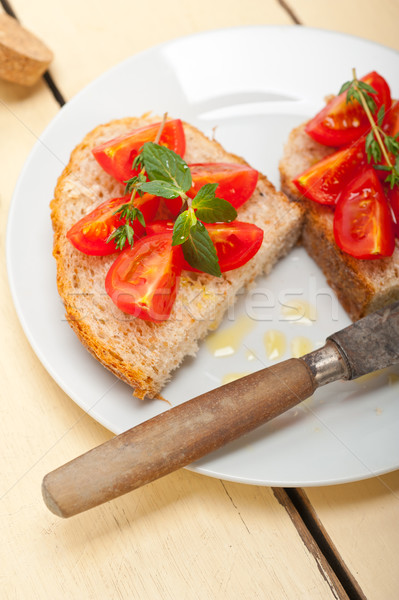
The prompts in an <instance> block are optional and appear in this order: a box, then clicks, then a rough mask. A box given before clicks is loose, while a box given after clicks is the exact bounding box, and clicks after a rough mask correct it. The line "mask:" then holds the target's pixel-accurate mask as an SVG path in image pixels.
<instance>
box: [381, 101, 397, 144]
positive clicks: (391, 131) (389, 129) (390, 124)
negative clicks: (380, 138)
mask: <svg viewBox="0 0 399 600" xmlns="http://www.w3.org/2000/svg"><path fill="white" fill-rule="evenodd" d="M383 129H384V131H385V132H386V133H387V134H388V135H391V136H392V137H395V136H396V135H397V134H398V133H399V100H395V102H394V103H393V104H392V107H391V110H390V111H389V113H388V115H387V119H386V122H385V125H384V127H383Z"/></svg>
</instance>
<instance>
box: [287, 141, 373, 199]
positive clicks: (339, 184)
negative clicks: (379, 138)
mask: <svg viewBox="0 0 399 600" xmlns="http://www.w3.org/2000/svg"><path fill="white" fill-rule="evenodd" d="M366 164H367V156H366V151H365V141H364V138H361V139H360V140H359V141H358V142H356V143H355V144H354V145H353V146H349V147H348V148H343V149H341V150H338V151H337V152H334V154H330V155H329V156H327V157H326V158H323V159H322V160H320V161H319V162H318V163H316V164H315V165H314V166H313V167H310V169H308V170H307V171H305V172H304V173H302V174H301V175H299V176H298V177H297V178H296V179H294V180H293V183H294V184H295V185H296V187H297V188H298V190H299V191H300V192H301V193H302V194H303V195H304V196H306V198H310V199H311V200H314V201H315V202H319V203H320V204H330V205H333V204H335V203H336V201H337V198H338V195H339V193H340V192H341V191H342V189H343V188H344V187H345V185H346V184H347V183H348V182H349V181H351V179H353V177H355V176H356V175H357V174H359V173H360V172H361V171H362V170H363V169H364V168H365V165H366Z"/></svg>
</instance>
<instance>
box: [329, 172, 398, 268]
mask: <svg viewBox="0 0 399 600" xmlns="http://www.w3.org/2000/svg"><path fill="white" fill-rule="evenodd" d="M334 236H335V241H336V242H337V244H338V246H339V247H340V248H341V249H342V250H343V251H344V252H347V253H348V254H350V255H352V256H355V257H356V258H367V259H370V258H380V257H382V256H391V255H392V253H393V251H394V248H395V237H394V231H393V221H392V215H391V211H390V208H389V206H388V202H387V199H386V197H385V194H384V190H383V188H382V185H381V182H380V180H379V179H378V177H377V175H376V174H375V171H374V169H367V171H365V172H364V173H362V174H361V175H359V176H358V177H356V178H355V179H354V180H353V181H352V182H351V183H349V184H348V185H347V187H346V188H345V189H344V190H343V192H342V194H341V195H340V197H339V199H338V203H337V206H336V209H335V214H334Z"/></svg>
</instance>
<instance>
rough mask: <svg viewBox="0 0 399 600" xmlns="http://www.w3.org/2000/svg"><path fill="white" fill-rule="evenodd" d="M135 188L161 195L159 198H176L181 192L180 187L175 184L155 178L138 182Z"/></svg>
mask: <svg viewBox="0 0 399 600" xmlns="http://www.w3.org/2000/svg"><path fill="white" fill-rule="evenodd" d="M137 190H139V191H142V192H147V194H153V195H154V196H161V198H177V197H178V196H180V194H181V192H182V190H181V188H180V187H177V186H176V185H175V184H173V183H170V182H168V181H160V180H157V179H154V180H153V181H146V182H145V183H140V185H138V186H137Z"/></svg>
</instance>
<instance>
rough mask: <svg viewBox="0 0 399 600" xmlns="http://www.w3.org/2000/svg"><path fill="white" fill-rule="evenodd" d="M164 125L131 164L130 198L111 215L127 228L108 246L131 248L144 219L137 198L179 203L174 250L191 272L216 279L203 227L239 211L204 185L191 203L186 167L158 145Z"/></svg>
mask: <svg viewBox="0 0 399 600" xmlns="http://www.w3.org/2000/svg"><path fill="white" fill-rule="evenodd" d="M165 119H166V116H165V117H164V120H163V122H162V124H161V126H160V128H159V130H158V133H157V136H156V138H155V140H154V142H146V143H145V144H143V146H142V148H141V149H140V152H139V153H138V154H137V155H136V157H135V158H134V160H133V164H132V168H133V169H134V170H135V173H137V172H138V174H137V175H134V176H133V177H131V178H130V179H129V180H128V181H126V182H125V183H126V187H125V194H130V199H129V201H128V202H126V203H125V204H123V205H122V206H120V207H119V208H118V210H117V211H115V213H114V214H119V215H120V217H121V218H123V219H125V222H124V223H123V224H122V225H120V226H119V227H118V228H117V229H115V231H114V232H113V233H112V234H111V235H110V237H109V238H108V240H107V241H111V240H114V241H115V245H116V247H117V248H118V249H123V248H124V247H125V245H126V243H128V244H129V245H130V246H131V247H132V246H133V244H134V221H135V220H136V219H137V220H138V221H139V222H140V223H141V224H142V225H143V226H144V227H145V219H144V216H143V213H142V212H141V211H140V210H139V208H138V207H136V206H135V204H134V203H135V199H136V197H137V195H139V196H140V197H142V196H143V195H144V194H151V195H152V196H160V197H162V198H166V199H172V198H178V197H180V198H181V200H182V208H181V211H180V214H179V215H178V217H177V219H176V222H175V224H174V228H173V234H172V245H174V246H177V245H181V246H182V250H183V254H184V257H185V259H186V260H187V262H188V263H189V264H190V265H191V266H192V267H194V268H196V269H198V270H200V271H203V272H205V273H209V274H210V275H215V276H216V277H220V276H221V272H220V267H219V260H218V257H217V253H216V248H215V246H214V244H213V242H212V240H211V237H210V235H209V233H208V231H207V229H206V227H205V226H204V224H203V223H216V222H220V221H224V222H231V221H234V219H235V218H236V217H237V211H236V209H235V208H234V207H233V206H232V205H231V204H230V202H227V201H226V200H223V199H222V198H218V197H217V196H216V188H217V186H218V184H217V183H215V184H213V183H208V184H205V185H203V186H202V187H201V188H200V189H199V190H198V193H197V194H196V196H195V197H194V198H191V197H190V196H189V195H188V194H187V192H188V190H189V189H190V188H191V186H192V177H191V171H190V169H189V167H188V165H187V163H186V162H185V161H184V160H183V159H182V158H181V157H180V156H179V155H178V154H176V153H175V152H173V150H170V149H169V148H167V147H166V146H162V145H160V144H159V143H158V142H159V139H160V136H161V133H162V129H163V126H164V123H165Z"/></svg>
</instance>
